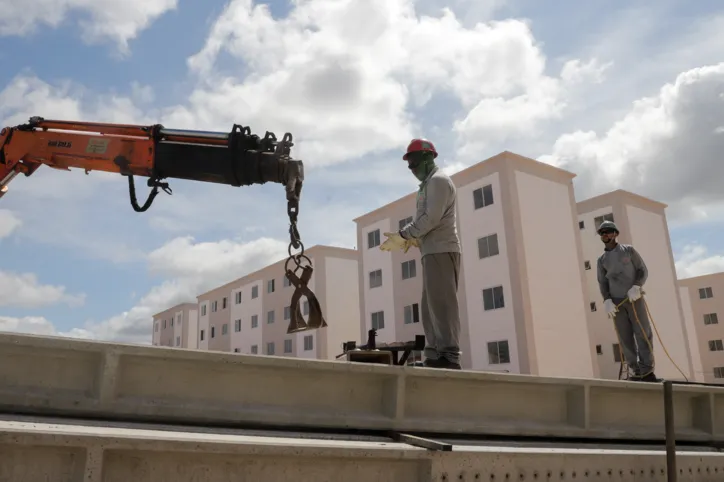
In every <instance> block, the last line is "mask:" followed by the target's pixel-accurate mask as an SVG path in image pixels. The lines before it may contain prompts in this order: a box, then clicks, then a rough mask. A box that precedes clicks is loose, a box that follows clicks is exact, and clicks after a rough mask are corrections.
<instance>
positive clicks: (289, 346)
mask: <svg viewBox="0 0 724 482" xmlns="http://www.w3.org/2000/svg"><path fill="white" fill-rule="evenodd" d="M291 352H292V340H284V353H291Z"/></svg>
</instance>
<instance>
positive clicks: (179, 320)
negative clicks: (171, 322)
mask: <svg viewBox="0 0 724 482" xmlns="http://www.w3.org/2000/svg"><path fill="white" fill-rule="evenodd" d="M176 324H178V325H180V324H181V315H178V316H177V317H176Z"/></svg>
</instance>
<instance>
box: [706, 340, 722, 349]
mask: <svg viewBox="0 0 724 482" xmlns="http://www.w3.org/2000/svg"><path fill="white" fill-rule="evenodd" d="M709 351H724V343H722V341H721V340H709Z"/></svg>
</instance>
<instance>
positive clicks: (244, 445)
mask: <svg viewBox="0 0 724 482" xmlns="http://www.w3.org/2000/svg"><path fill="white" fill-rule="evenodd" d="M677 472H679V474H680V475H679V479H678V480H680V481H684V480H686V481H696V482H699V481H715V480H721V478H722V477H723V476H724V455H722V454H720V453H717V452H708V451H699V452H697V451H691V452H679V453H677ZM36 480H52V481H53V482H81V481H82V482H101V481H102V482H127V481H134V482H162V481H169V482H170V481H173V482H228V481H231V480H234V481H253V482H327V481H329V482H338V481H345V482H369V481H379V482H433V481H434V482H481V481H496V482H497V481H503V482H505V481H563V480H565V481H571V480H574V481H575V480H585V481H586V482H601V481H606V482H611V481H619V482H621V481H634V480H637V481H638V480H647V481H664V480H667V479H666V457H665V452H664V451H663V450H605V449H564V448H550V449H545V448H522V447H474V446H465V445H456V446H454V447H453V450H452V451H448V452H439V451H427V450H424V449H420V448H416V447H412V446H409V445H405V444H401V443H391V442H378V441H353V440H346V441H345V440H328V439H322V438H299V437H292V436H285V435H279V436H275V437H270V436H261V435H245V434H243V433H233V432H228V431H227V432H224V433H211V432H201V431H198V432H185V431H180V430H178V429H177V430H174V429H173V428H166V429H161V428H154V429H149V428H139V427H134V426H128V427H119V426H109V425H104V424H96V425H86V424H79V423H73V422H70V421H65V422H62V423H57V422H50V421H44V420H34V421H32V422H31V421H14V420H8V419H5V420H0V481H13V482H31V481H36Z"/></svg>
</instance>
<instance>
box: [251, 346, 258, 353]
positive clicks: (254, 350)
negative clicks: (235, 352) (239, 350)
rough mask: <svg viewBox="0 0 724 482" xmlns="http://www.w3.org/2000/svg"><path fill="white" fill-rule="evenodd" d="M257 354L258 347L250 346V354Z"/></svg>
mask: <svg viewBox="0 0 724 482" xmlns="http://www.w3.org/2000/svg"><path fill="white" fill-rule="evenodd" d="M257 353H259V346H258V345H251V354H252V355H256V354H257Z"/></svg>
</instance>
